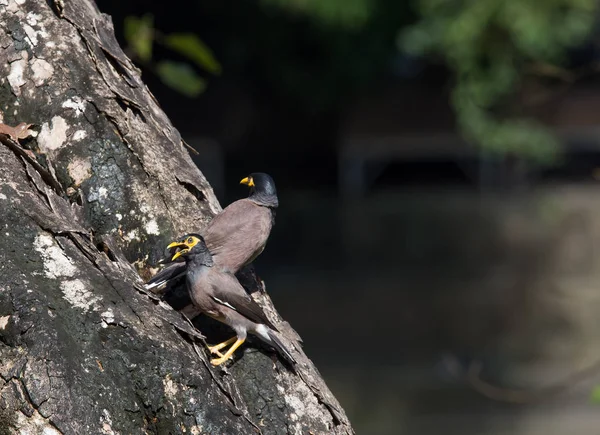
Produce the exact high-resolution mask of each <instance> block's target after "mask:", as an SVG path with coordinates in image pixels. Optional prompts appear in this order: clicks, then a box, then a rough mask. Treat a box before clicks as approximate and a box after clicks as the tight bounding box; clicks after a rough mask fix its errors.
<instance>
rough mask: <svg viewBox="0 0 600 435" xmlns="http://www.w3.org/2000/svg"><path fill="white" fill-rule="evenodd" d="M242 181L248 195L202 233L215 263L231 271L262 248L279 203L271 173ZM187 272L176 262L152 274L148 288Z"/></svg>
mask: <svg viewBox="0 0 600 435" xmlns="http://www.w3.org/2000/svg"><path fill="white" fill-rule="evenodd" d="M240 184H244V185H246V186H248V187H249V188H250V191H249V195H248V197H247V198H244V199H240V200H237V201H235V202H232V203H231V204H229V206H227V207H226V208H225V209H224V210H223V211H222V212H221V213H219V214H218V215H217V216H215V217H214V218H213V220H212V221H210V223H209V224H208V226H207V227H206V228H205V229H204V231H203V232H202V234H203V236H204V240H205V241H206V245H207V247H208V249H209V250H210V252H211V254H212V258H213V262H214V264H215V266H216V267H218V268H219V269H220V270H221V271H224V272H228V273H232V274H235V273H237V272H238V271H239V270H240V269H241V268H242V267H243V266H245V265H247V264H249V263H251V262H252V261H253V260H254V259H255V258H256V257H258V255H260V253H261V252H262V251H263V249H264V248H265V245H266V244H267V240H268V238H269V235H270V234H271V229H272V228H273V225H274V223H275V210H276V209H277V207H278V206H279V200H278V198H277V190H276V189H275V182H274V181H273V178H271V176H270V175H268V174H265V173H264V172H255V173H252V174H250V175H249V176H247V177H245V178H244V179H242V180H241V181H240ZM172 249H178V248H172ZM171 255H173V252H171ZM171 260H172V259H171ZM185 273H186V267H185V264H183V263H181V262H177V263H173V264H171V265H169V266H167V267H166V268H165V269H163V270H162V271H160V272H159V273H157V274H156V275H155V276H154V277H152V278H151V279H150V280H149V281H148V282H147V283H146V289H147V290H153V289H155V288H158V287H162V286H163V285H165V284H166V283H167V282H169V281H171V280H174V279H176V278H178V277H181V276H183V275H185Z"/></svg>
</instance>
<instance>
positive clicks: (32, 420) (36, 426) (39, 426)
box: [14, 410, 62, 435]
mask: <svg viewBox="0 0 600 435" xmlns="http://www.w3.org/2000/svg"><path fill="white" fill-rule="evenodd" d="M15 416H16V422H15V423H14V427H15V429H16V433H19V434H23V435H25V434H32V435H33V434H42V435H62V432H60V431H59V430H57V429H56V427H55V426H53V425H52V424H51V423H50V422H49V420H48V419H47V418H44V417H42V416H41V415H40V413H39V412H38V411H37V410H33V413H32V415H31V416H27V415H25V414H24V413H23V412H21V411H16V413H15Z"/></svg>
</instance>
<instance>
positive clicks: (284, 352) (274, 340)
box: [269, 331, 296, 365]
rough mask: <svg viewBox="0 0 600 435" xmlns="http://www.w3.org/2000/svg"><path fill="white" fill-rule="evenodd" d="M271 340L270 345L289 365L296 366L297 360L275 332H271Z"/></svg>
mask: <svg viewBox="0 0 600 435" xmlns="http://www.w3.org/2000/svg"><path fill="white" fill-rule="evenodd" d="M269 338H270V339H271V341H270V343H269V344H270V345H271V346H273V347H274V348H275V349H276V350H277V352H279V354H280V355H281V356H282V357H283V358H284V359H285V360H286V361H287V362H289V363H291V364H292V365H295V364H296V360H295V359H294V357H293V356H292V354H291V352H290V351H289V350H288V349H287V347H285V345H284V344H283V343H282V342H281V340H280V339H279V338H278V337H277V335H276V334H275V332H273V331H269Z"/></svg>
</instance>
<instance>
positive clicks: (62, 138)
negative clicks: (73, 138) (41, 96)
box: [37, 116, 69, 153]
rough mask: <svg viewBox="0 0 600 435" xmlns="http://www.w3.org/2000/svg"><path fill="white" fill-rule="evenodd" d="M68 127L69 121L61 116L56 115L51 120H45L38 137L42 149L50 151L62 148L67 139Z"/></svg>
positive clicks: (44, 151)
mask: <svg viewBox="0 0 600 435" xmlns="http://www.w3.org/2000/svg"><path fill="white" fill-rule="evenodd" d="M68 129H69V125H68V124H67V121H66V120H65V119H64V118H62V117H60V116H54V117H53V118H52V120H51V121H50V122H44V123H43V124H42V130H41V131H40V134H39V135H38V137H37V142H38V146H39V147H40V151H41V152H43V153H50V152H53V151H56V150H58V149H59V148H61V147H62V146H63V145H64V144H65V142H66V140H67V131H68Z"/></svg>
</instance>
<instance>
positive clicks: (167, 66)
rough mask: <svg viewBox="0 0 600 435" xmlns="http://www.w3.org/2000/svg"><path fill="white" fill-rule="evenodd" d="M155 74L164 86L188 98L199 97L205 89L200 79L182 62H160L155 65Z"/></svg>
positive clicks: (204, 84) (203, 82)
mask: <svg viewBox="0 0 600 435" xmlns="http://www.w3.org/2000/svg"><path fill="white" fill-rule="evenodd" d="M156 73H157V74H158V75H159V77H160V79H161V80H162V81H163V83H164V84H166V85H167V86H169V87H170V88H172V89H174V90H176V91H177V92H179V93H182V94H184V95H186V96H188V97H196V96H198V95H200V94H201V93H202V92H203V91H204V88H205V87H206V83H205V81H204V80H203V79H202V77H200V76H199V75H198V74H196V72H195V71H194V69H193V68H192V67H191V66H190V65H188V64H186V63H183V62H173V61H169V60H164V61H161V62H159V63H158V64H157V65H156Z"/></svg>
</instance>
